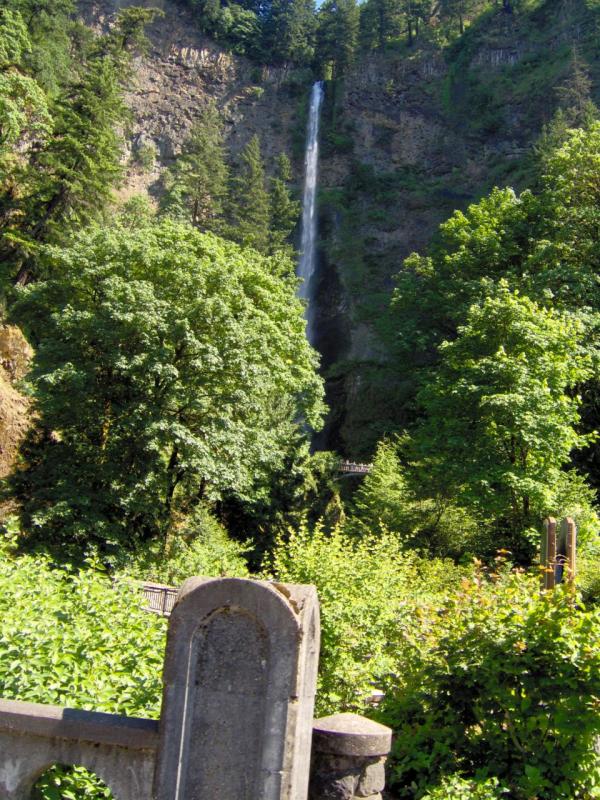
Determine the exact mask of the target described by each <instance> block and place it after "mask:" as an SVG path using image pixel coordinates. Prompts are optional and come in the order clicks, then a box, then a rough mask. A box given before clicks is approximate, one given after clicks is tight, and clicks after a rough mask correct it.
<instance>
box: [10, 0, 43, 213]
mask: <svg viewBox="0 0 600 800" xmlns="http://www.w3.org/2000/svg"><path fill="white" fill-rule="evenodd" d="M29 52H31V42H30V39H29V35H28V33H27V29H26V27H25V24H24V22H23V19H22V17H21V15H20V14H19V13H17V12H14V11H10V10H6V9H5V10H0V219H2V217H3V211H4V210H6V211H8V210H9V209H10V208H11V206H12V205H13V204H14V199H15V197H16V196H17V195H18V192H19V176H20V172H21V170H20V165H21V163H22V162H23V160H24V158H25V155H24V151H25V152H26V151H27V150H28V149H30V148H31V147H32V146H33V145H34V143H36V142H39V141H42V140H43V139H45V137H46V136H47V135H48V133H49V132H50V124H51V119H50V115H49V112H48V102H47V98H46V94H45V92H44V91H43V89H42V88H41V86H40V85H39V84H38V83H37V81H35V79H34V78H32V77H31V76H30V75H28V74H27V70H26V68H25V58H26V56H27V54H28V53H29Z"/></svg>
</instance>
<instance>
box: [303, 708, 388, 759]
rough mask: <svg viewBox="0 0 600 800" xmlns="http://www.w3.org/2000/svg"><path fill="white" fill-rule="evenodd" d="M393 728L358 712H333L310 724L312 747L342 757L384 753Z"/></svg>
mask: <svg viewBox="0 0 600 800" xmlns="http://www.w3.org/2000/svg"><path fill="white" fill-rule="evenodd" d="M391 747H392V731H391V729H390V728H388V727H386V726H385V725H381V724H380V723H379V722H373V721H372V720H370V719H366V717H361V716H360V715H359V714H349V713H344V714H333V715H332V716H330V717H322V718H321V719H316V720H315V721H314V723H313V749H314V750H315V751H316V752H318V753H332V754H334V755H341V756H387V754H388V753H389V752H390V749H391Z"/></svg>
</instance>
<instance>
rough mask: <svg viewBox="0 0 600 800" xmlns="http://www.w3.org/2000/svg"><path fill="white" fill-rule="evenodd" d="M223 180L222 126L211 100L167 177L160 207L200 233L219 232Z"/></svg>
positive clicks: (225, 176)
mask: <svg viewBox="0 0 600 800" xmlns="http://www.w3.org/2000/svg"><path fill="white" fill-rule="evenodd" d="M227 180H228V168H227V164H226V163H225V153H224V147H223V123H222V121H221V117H220V114H219V111H218V109H217V106H216V104H215V103H214V102H213V101H211V102H209V103H208V105H207V106H206V107H205V109H204V110H203V112H202V116H201V117H200V119H199V120H198V122H197V123H196V124H195V125H194V127H193V128H192V132H191V134H190V137H189V139H188V140H187V141H186V142H185V144H184V146H183V153H182V154H181V156H180V157H179V158H178V159H177V161H176V162H175V165H174V167H173V168H172V169H171V171H170V174H169V175H168V176H167V180H166V183H167V189H168V192H167V195H166V197H165V200H164V207H165V209H166V210H167V211H169V212H170V213H171V214H172V215H174V216H177V217H180V218H183V219H187V220H188V221H190V222H191V223H192V224H193V225H195V226H196V227H197V228H200V230H211V231H219V230H221V229H222V227H223V207H224V203H225V200H226V197H227Z"/></svg>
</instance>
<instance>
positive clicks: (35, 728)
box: [0, 578, 390, 800]
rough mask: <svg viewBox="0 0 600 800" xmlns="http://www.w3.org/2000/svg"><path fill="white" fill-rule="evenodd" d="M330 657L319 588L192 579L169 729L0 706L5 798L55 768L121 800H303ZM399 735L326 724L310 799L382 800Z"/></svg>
mask: <svg viewBox="0 0 600 800" xmlns="http://www.w3.org/2000/svg"><path fill="white" fill-rule="evenodd" d="M318 653H319V607H318V602H317V596H316V592H315V589H314V587H312V586H292V585H281V584H274V583H265V582H259V581H250V580H245V579H237V578H220V579H203V578H192V579H190V580H189V581H187V582H186V583H185V584H184V585H183V587H182V589H181V590H180V592H179V595H178V598H177V602H176V603H175V606H174V608H173V612H172V614H171V617H170V620H169V631H168V638H167V649H166V656H165V665H164V671H163V684H164V694H163V704H162V710H161V718H160V721H159V722H157V721H155V720H148V719H140V718H130V717H122V716H117V715H113V714H100V713H96V712H89V711H79V710H75V709H68V708H57V707H54V706H45V705H37V704H32V703H22V702H17V701H9V700H0V800H27V799H28V798H29V796H30V792H31V789H32V787H33V785H34V784H35V782H36V780H37V779H38V777H39V776H40V775H41V774H42V773H43V772H44V771H45V770H46V769H48V768H49V767H50V766H52V765H53V764H57V763H58V764H66V765H71V764H72V765H79V766H83V767H86V768H87V769H89V770H91V771H92V772H94V773H96V774H97V775H98V777H99V778H101V779H102V780H103V781H104V783H105V784H106V785H107V786H108V787H109V788H110V789H111V790H112V791H113V794H114V795H115V798H116V800H146V799H147V800H150V798H152V800H217V798H218V800H306V797H307V793H308V787H309V773H310V756H311V741H312V739H313V708H314V700H315V689H316V680H317V665H318ZM389 740H390V731H389V730H388V729H387V728H384V727H383V726H381V725H377V724H376V723H373V722H370V721H369V720H364V719H363V718H361V717H357V716H356V715H353V714H342V715H339V716H337V717H331V718H327V719H325V720H320V721H317V723H315V726H314V742H315V748H314V749H315V755H314V761H313V766H312V770H313V779H312V782H311V791H310V797H311V800H333V798H338V800H352V798H354V797H357V798H358V797H360V798H366V797H370V798H371V800H379V797H378V793H379V792H380V791H381V789H382V788H383V761H384V758H385V755H386V754H387V751H388V750H389Z"/></svg>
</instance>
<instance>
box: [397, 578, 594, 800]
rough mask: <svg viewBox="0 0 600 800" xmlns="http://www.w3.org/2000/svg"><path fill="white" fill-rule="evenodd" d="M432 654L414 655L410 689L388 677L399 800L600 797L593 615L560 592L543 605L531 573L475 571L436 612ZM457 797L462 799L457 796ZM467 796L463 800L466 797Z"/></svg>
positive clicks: (570, 799) (569, 799)
mask: <svg viewBox="0 0 600 800" xmlns="http://www.w3.org/2000/svg"><path fill="white" fill-rule="evenodd" d="M434 626H435V635H434V642H433V646H431V647H429V648H421V649H415V650H414V651H413V670H412V673H411V675H410V676H409V680H408V681H407V680H406V676H403V677H402V680H398V679H396V678H394V677H393V676H392V677H390V680H389V683H388V684H387V686H386V687H385V688H386V697H385V701H384V706H383V709H382V714H383V719H384V721H386V722H387V723H388V724H389V725H391V726H392V727H393V728H394V730H395V733H396V738H395V745H394V752H393V760H392V764H393V767H392V772H393V779H392V783H393V785H394V789H395V791H396V793H397V794H398V795H399V796H400V797H410V798H413V797H422V796H423V795H424V794H426V793H427V791H428V790H429V788H430V787H431V786H436V785H438V784H439V782H440V781H442V784H441V786H445V788H446V789H447V790H448V791H447V794H443V790H442V789H441V788H438V789H436V790H435V791H433V793H432V794H431V798H432V800H433V798H438V797H439V798H441V797H444V798H452V800H454V798H457V800H458V798H463V797H465V798H467V797H468V798H469V800H471V798H472V800H475V798H479V797H485V798H488V797H495V796H496V795H495V794H494V793H493V792H492V789H493V791H494V792H496V791H497V790H498V788H497V786H495V785H492V784H489V785H488V786H487V788H486V789H485V792H484V793H483V794H482V792H483V791H484V786H485V784H477V786H476V787H474V788H473V789H472V790H470V791H469V792H468V793H466V794H465V791H466V789H465V787H464V786H462V788H461V786H460V785H459V784H456V786H455V787H454V788H453V789H452V791H450V787H449V785H447V784H444V783H443V779H444V777H445V776H448V775H461V776H462V777H465V778H469V780H471V779H477V780H478V781H479V780H483V781H485V780H487V779H496V778H497V779H498V780H499V783H500V785H502V786H505V787H507V788H508V790H509V796H510V798H513V799H514V800H534V798H535V800H559V798H560V799H563V798H564V800H573V798H586V800H591V798H594V797H598V796H600V758H599V756H598V753H597V752H596V751H595V749H594V743H595V739H596V737H597V736H598V735H600V713H599V711H600V700H599V697H600V611H598V610H596V611H593V612H589V611H586V610H585V608H584V607H582V606H580V605H578V602H577V599H576V597H575V596H574V595H573V594H572V593H571V592H570V591H569V590H568V589H567V588H562V587H561V588H559V589H557V590H556V591H555V592H553V593H544V594H541V593H540V591H539V578H538V576H537V575H535V574H525V573H522V572H511V571H509V570H507V569H506V568H502V569H501V570H500V571H499V574H497V575H491V576H489V575H485V574H484V573H483V572H476V573H475V575H474V577H473V578H471V579H469V580H464V581H463V583H462V586H461V587H460V590H459V591H457V592H454V593H451V594H450V595H449V596H448V598H447V599H446V600H445V602H444V603H443V604H442V606H440V608H439V609H438V613H437V619H436V621H435V624H434ZM459 789H460V791H459ZM461 792H462V793H461Z"/></svg>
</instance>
